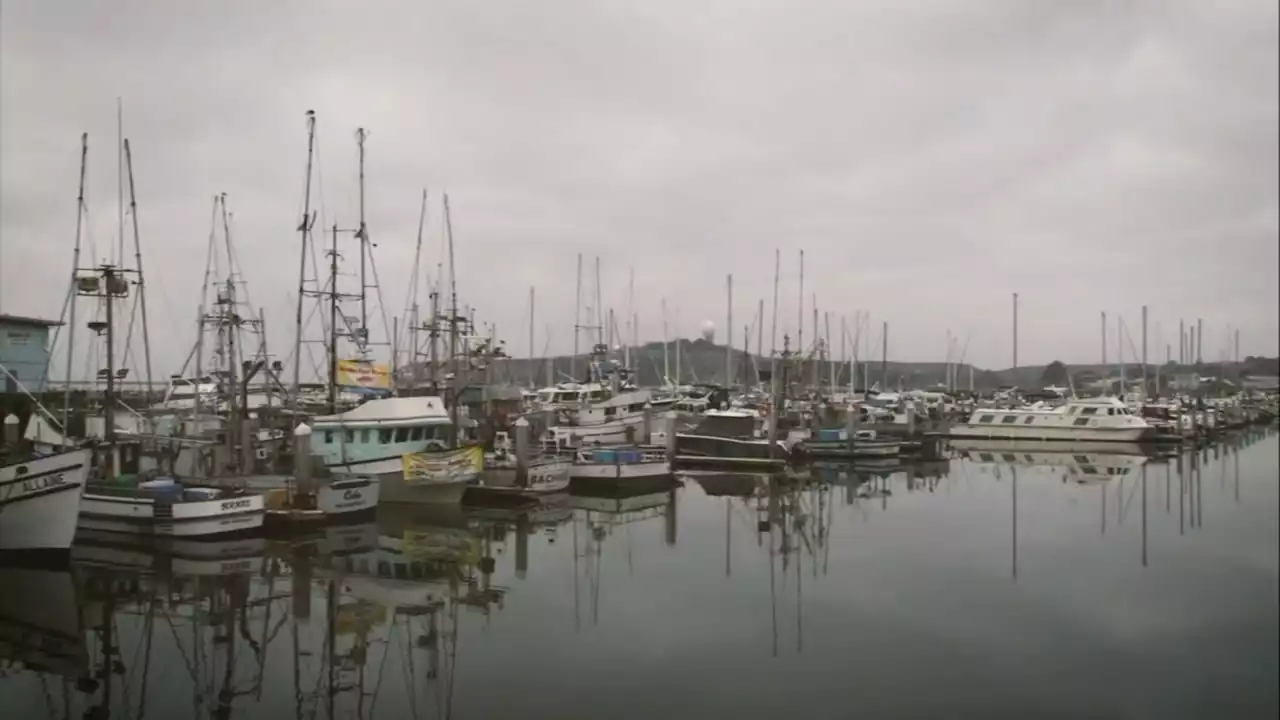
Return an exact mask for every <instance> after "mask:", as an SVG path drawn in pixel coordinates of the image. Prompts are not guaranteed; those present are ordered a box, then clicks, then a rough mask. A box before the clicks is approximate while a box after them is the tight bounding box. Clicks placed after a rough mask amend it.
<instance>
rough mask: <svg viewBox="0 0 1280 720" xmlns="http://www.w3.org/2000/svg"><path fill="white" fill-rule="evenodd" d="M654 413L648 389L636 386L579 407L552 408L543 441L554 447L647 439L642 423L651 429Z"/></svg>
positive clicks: (545, 444)
mask: <svg viewBox="0 0 1280 720" xmlns="http://www.w3.org/2000/svg"><path fill="white" fill-rule="evenodd" d="M656 417H658V415H657V412H656V411H655V410H654V408H653V404H652V402H651V396H650V393H649V392H648V391H645V390H636V391H633V392H626V393H622V394H620V395H616V396H614V397H611V398H609V399H607V400H604V401H602V402H599V403H596V404H592V405H589V406H583V407H580V408H561V409H560V410H558V411H556V419H555V421H554V424H553V425H552V426H551V427H549V428H547V432H546V434H545V435H544V436H543V445H544V446H548V447H553V448H555V449H556V450H557V451H559V450H566V449H572V448H578V447H583V446H589V445H612V444H617V443H625V442H649V438H647V437H644V435H645V426H646V425H648V426H649V430H650V431H652V429H653V428H652V426H653V419H654V418H656Z"/></svg>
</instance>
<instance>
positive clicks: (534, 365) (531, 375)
mask: <svg viewBox="0 0 1280 720" xmlns="http://www.w3.org/2000/svg"><path fill="white" fill-rule="evenodd" d="M533 293H534V288H533V286H532V285H531V286H529V386H530V387H532V386H533V385H534V383H535V382H536V380H535V377H536V375H537V369H538V364H537V363H536V362H534V357H535V355H534V353H535V352H536V351H535V350H534V347H533V320H534V314H533V311H534V299H535V298H534V294H533Z"/></svg>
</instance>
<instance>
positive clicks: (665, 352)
mask: <svg viewBox="0 0 1280 720" xmlns="http://www.w3.org/2000/svg"><path fill="white" fill-rule="evenodd" d="M676 342H677V345H676V348H677V350H678V349H679V347H680V345H679V344H678V343H679V340H678V339H677V340H676ZM670 347H671V336H669V335H668V334H667V299H666V298H665V297H664V298H662V384H663V385H669V384H671V353H670ZM677 364H679V361H678V360H677Z"/></svg>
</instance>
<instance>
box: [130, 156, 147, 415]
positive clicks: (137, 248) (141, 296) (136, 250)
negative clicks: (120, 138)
mask: <svg viewBox="0 0 1280 720" xmlns="http://www.w3.org/2000/svg"><path fill="white" fill-rule="evenodd" d="M124 159H125V166H126V169H127V171H128V174H129V215H131V216H132V217H133V259H134V264H135V267H136V268H137V270H138V302H139V304H140V305H141V306H142V356H143V363H144V364H145V368H146V373H147V397H148V399H149V398H150V397H151V391H152V386H151V333H150V332H149V331H148V330H147V284H146V282H144V280H143V275H142V244H141V242H140V241H139V240H138V198H137V195H136V194H135V193H134V185H133V153H132V152H130V150H129V138H125V139H124Z"/></svg>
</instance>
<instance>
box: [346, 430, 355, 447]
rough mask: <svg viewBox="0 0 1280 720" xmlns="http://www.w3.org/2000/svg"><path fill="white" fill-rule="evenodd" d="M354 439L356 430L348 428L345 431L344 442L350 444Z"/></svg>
mask: <svg viewBox="0 0 1280 720" xmlns="http://www.w3.org/2000/svg"><path fill="white" fill-rule="evenodd" d="M355 441H356V431H355V430H348V431H347V432H346V439H345V442H346V443H347V444H348V445H350V444H351V443H353V442H355Z"/></svg>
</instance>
